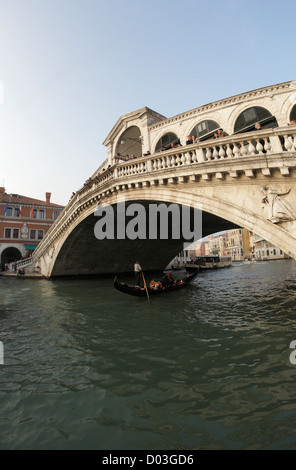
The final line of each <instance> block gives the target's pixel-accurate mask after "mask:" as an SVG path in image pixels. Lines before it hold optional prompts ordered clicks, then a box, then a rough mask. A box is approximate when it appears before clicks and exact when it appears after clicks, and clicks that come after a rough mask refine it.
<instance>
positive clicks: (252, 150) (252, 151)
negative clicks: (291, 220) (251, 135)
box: [248, 140, 256, 155]
mask: <svg viewBox="0 0 296 470" xmlns="http://www.w3.org/2000/svg"><path fill="white" fill-rule="evenodd" d="M248 150H249V152H250V154H251V155H255V150H256V149H255V147H254V145H253V142H252V141H251V140H250V142H249V148H248Z"/></svg>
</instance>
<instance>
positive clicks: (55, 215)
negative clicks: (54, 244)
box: [53, 211, 60, 220]
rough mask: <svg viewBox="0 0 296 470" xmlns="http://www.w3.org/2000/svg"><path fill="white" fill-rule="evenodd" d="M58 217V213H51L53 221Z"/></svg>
mask: <svg viewBox="0 0 296 470" xmlns="http://www.w3.org/2000/svg"><path fill="white" fill-rule="evenodd" d="M59 215H60V213H59V211H53V220H56V219H57V218H58V216H59Z"/></svg>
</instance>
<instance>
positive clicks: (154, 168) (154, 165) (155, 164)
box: [152, 160, 158, 170]
mask: <svg viewBox="0 0 296 470" xmlns="http://www.w3.org/2000/svg"><path fill="white" fill-rule="evenodd" d="M157 166H158V165H157V160H153V165H152V168H153V170H157Z"/></svg>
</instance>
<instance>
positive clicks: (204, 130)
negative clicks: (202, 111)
mask: <svg viewBox="0 0 296 470" xmlns="http://www.w3.org/2000/svg"><path fill="white" fill-rule="evenodd" d="M219 128H220V126H219V124H218V123H217V122H216V121H211V120H207V121H202V122H200V123H199V124H197V125H196V126H195V127H194V128H193V129H192V131H191V134H190V135H195V137H197V138H198V139H199V140H207V139H211V138H212V137H213V135H214V133H215V131H216V130H217V129H219Z"/></svg>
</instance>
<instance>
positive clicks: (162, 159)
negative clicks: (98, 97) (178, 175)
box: [114, 126, 296, 178]
mask: <svg viewBox="0 0 296 470" xmlns="http://www.w3.org/2000/svg"><path fill="white" fill-rule="evenodd" d="M281 152H296V126H293V127H287V128H281V129H279V128H276V129H266V130H262V131H257V132H248V133H244V134H237V135H232V136H227V137H222V138H220V139H213V140H207V141H205V142H199V143H197V144H193V145H187V146H185V147H177V148H174V149H171V150H166V151H164V152H159V153H157V154H153V155H151V156H149V157H142V158H137V159H134V160H130V161H128V162H124V163H120V164H118V166H117V167H115V169H114V171H115V178H125V177H128V176H131V175H136V174H142V173H147V172H153V171H157V170H162V169H169V168H176V167H182V166H186V165H192V164H194V165H195V164H199V163H205V162H209V161H218V160H224V159H226V158H228V159H234V158H244V157H249V156H252V157H253V156H256V155H258V156H260V155H272V154H279V153H281Z"/></svg>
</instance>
